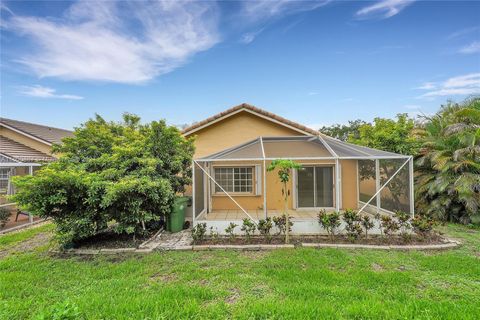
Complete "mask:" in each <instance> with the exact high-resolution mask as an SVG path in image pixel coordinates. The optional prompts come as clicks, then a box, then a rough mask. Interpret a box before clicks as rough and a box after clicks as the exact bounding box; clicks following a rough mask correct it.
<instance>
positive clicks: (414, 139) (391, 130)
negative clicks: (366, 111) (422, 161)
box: [348, 113, 421, 155]
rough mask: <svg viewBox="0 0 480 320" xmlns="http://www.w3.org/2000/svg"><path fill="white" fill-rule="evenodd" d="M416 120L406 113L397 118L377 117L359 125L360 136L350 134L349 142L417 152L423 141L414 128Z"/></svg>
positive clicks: (403, 151)
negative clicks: (371, 121)
mask: <svg viewBox="0 0 480 320" xmlns="http://www.w3.org/2000/svg"><path fill="white" fill-rule="evenodd" d="M414 128H415V121H414V120H413V119H411V118H409V117H408V115H407V114H406V113H400V114H397V119H396V120H394V119H385V118H375V119H374V120H373V124H372V123H365V124H362V125H360V126H359V128H358V132H359V134H358V136H354V135H350V136H349V138H348V142H351V143H355V144H358V145H362V146H366V147H370V148H375V149H379V150H384V151H390V152H394V153H400V154H405V155H413V154H417V153H418V150H419V149H420V145H421V143H420V142H419V141H418V136H417V135H416V132H415V130H414Z"/></svg>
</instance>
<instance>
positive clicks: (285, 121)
mask: <svg viewBox="0 0 480 320" xmlns="http://www.w3.org/2000/svg"><path fill="white" fill-rule="evenodd" d="M241 109H246V110H249V111H252V112H256V113H259V114H261V115H263V116H266V117H269V118H272V119H273V120H276V121H279V122H281V123H283V124H285V125H288V126H291V127H294V128H296V129H298V130H301V131H303V132H306V133H309V134H313V135H318V131H316V130H313V129H311V128H309V127H307V126H304V125H302V124H300V123H298V122H295V121H291V120H288V119H286V118H284V117H282V116H279V115H277V114H275V113H272V112H269V111H267V110H265V109H261V108H259V107H256V106H254V105H251V104H249V103H245V102H244V103H241V104H239V105H236V106H233V107H231V108H228V109H226V110H224V111H222V112H220V113H217V114H215V115H213V116H211V117H208V118H206V119H204V120H201V121H199V122H197V123H194V124H192V125H191V126H188V127H187V128H185V129H183V130H182V133H183V134H187V133H188V132H189V131H192V130H195V129H198V128H200V127H202V126H204V125H207V124H208V123H210V122H213V121H215V120H217V119H219V118H222V117H224V116H227V115H229V114H231V113H234V112H236V111H239V110H241Z"/></svg>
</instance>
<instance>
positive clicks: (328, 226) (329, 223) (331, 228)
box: [318, 210, 341, 241]
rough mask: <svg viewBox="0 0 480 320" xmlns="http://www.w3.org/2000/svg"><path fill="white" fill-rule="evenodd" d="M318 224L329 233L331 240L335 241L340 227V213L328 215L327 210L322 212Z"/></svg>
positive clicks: (335, 212)
mask: <svg viewBox="0 0 480 320" xmlns="http://www.w3.org/2000/svg"><path fill="white" fill-rule="evenodd" d="M318 222H319V223H320V225H321V226H322V227H323V228H324V229H325V230H326V231H327V233H328V234H329V236H330V239H331V240H332V241H333V240H334V238H335V234H336V232H337V229H338V227H340V224H341V222H340V212H338V211H333V212H330V213H328V212H327V211H326V210H320V212H319V213H318Z"/></svg>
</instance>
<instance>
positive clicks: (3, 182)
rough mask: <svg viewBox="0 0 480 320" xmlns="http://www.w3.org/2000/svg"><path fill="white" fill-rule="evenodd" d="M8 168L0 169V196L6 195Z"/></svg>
mask: <svg viewBox="0 0 480 320" xmlns="http://www.w3.org/2000/svg"><path fill="white" fill-rule="evenodd" d="M9 176H10V169H9V168H0V194H7V193H8V179H9Z"/></svg>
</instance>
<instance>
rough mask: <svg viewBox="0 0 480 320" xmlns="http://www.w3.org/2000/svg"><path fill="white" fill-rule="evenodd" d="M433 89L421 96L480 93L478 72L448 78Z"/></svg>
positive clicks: (479, 74) (479, 75)
mask: <svg viewBox="0 0 480 320" xmlns="http://www.w3.org/2000/svg"><path fill="white" fill-rule="evenodd" d="M433 89H434V90H431V91H429V92H427V93H425V94H423V95H422V96H421V98H433V97H439V96H456V95H472V94H480V73H471V74H466V75H462V76H457V77H452V78H449V79H447V80H445V81H444V82H443V83H441V84H439V85H438V86H436V87H435V88H433Z"/></svg>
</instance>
